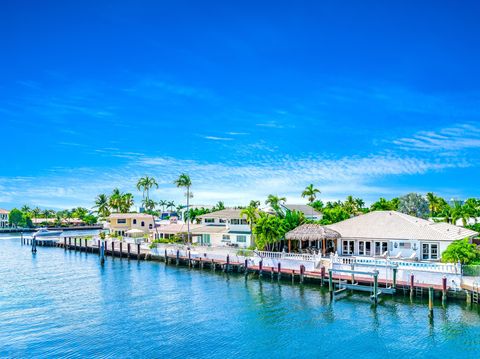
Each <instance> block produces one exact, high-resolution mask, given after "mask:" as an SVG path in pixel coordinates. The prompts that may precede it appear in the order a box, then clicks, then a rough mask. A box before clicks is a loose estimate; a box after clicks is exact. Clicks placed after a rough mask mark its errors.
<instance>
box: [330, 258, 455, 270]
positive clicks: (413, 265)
mask: <svg viewBox="0 0 480 359" xmlns="http://www.w3.org/2000/svg"><path fill="white" fill-rule="evenodd" d="M330 259H331V261H332V262H333V263H338V264H355V263H358V264H364V265H371V266H383V267H385V266H397V267H398V268H399V269H407V270H419V271H430V272H440V273H455V274H457V273H461V266H460V265H459V264H453V263H436V262H411V261H402V260H391V259H377V258H368V257H365V258H364V257H339V256H332V257H331V258H330Z"/></svg>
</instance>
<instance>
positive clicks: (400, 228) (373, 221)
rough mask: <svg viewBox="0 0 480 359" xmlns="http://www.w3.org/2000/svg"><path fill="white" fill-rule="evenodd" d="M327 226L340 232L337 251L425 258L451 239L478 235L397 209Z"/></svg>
mask: <svg viewBox="0 0 480 359" xmlns="http://www.w3.org/2000/svg"><path fill="white" fill-rule="evenodd" d="M327 227H328V228H330V229H332V230H334V231H336V232H338V233H340V235H341V238H338V239H337V243H336V248H335V250H336V252H337V253H338V254H340V255H352V256H384V257H387V256H388V257H393V258H408V259H418V260H428V261H430V260H433V261H435V260H440V258H441V254H442V252H443V251H445V249H446V248H447V247H448V246H449V245H450V244H451V243H452V242H453V241H455V240H459V239H464V238H469V239H470V240H471V239H472V238H473V237H475V236H477V235H478V233H477V232H475V231H472V230H470V229H467V228H463V227H458V226H455V225H452V224H449V223H445V222H430V221H427V220H425V219H422V218H417V217H413V216H409V215H407V214H404V213H400V212H396V211H374V212H370V213H367V214H363V215H360V216H357V217H352V218H349V219H347V220H345V221H342V222H338V223H334V224H331V225H328V226H327Z"/></svg>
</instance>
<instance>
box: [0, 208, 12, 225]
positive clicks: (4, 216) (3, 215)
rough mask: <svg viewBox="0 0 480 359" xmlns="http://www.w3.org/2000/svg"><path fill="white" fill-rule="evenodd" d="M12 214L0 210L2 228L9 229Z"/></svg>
mask: <svg viewBox="0 0 480 359" xmlns="http://www.w3.org/2000/svg"><path fill="white" fill-rule="evenodd" d="M9 213H10V212H9V211H7V210H6V209H1V208H0V228H7V227H9V224H8V214H9Z"/></svg>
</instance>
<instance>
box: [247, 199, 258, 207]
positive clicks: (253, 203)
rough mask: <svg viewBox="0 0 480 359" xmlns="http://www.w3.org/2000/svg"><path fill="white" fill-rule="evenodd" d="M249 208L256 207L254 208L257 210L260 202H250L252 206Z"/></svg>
mask: <svg viewBox="0 0 480 359" xmlns="http://www.w3.org/2000/svg"><path fill="white" fill-rule="evenodd" d="M248 206H249V207H254V208H257V209H258V207H260V201H256V200H253V199H252V200H251V201H250V204H249V205H248Z"/></svg>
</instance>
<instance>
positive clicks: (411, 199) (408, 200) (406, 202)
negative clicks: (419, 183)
mask: <svg viewBox="0 0 480 359" xmlns="http://www.w3.org/2000/svg"><path fill="white" fill-rule="evenodd" d="M398 210H399V211H400V212H402V213H406V214H409V215H411V216H416V217H420V218H426V217H427V216H428V214H429V209H428V202H427V200H426V199H425V198H423V196H422V195H420V194H418V193H409V194H407V195H405V196H403V197H401V198H400V201H399V205H398Z"/></svg>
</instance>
